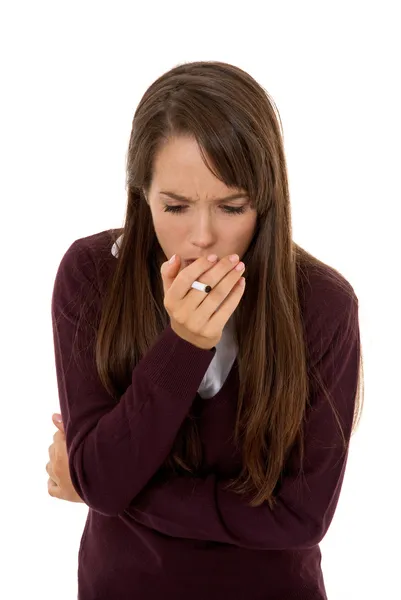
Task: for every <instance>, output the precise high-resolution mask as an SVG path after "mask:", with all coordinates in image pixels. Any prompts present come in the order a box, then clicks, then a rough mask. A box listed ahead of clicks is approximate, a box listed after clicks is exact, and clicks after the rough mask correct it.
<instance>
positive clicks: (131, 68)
mask: <svg viewBox="0 0 401 600" xmlns="http://www.w3.org/2000/svg"><path fill="white" fill-rule="evenodd" d="M141 4H142V3H140V2H134V1H132V2H118V1H113V2H108V3H107V2H85V1H82V0H81V1H80V2H71V1H69V2H57V1H54V0H53V1H51V2H50V1H49V2H43V1H38V0H37V1H35V2H18V1H16V0H13V1H11V0H10V1H9V2H3V3H2V4H1V9H0V23H1V25H0V44H1V47H0V51H1V53H0V55H1V61H2V64H1V81H0V85H1V87H2V91H1V94H0V102H1V110H0V119H1V123H0V125H1V135H0V159H1V162H0V164H1V179H0V185H1V190H0V198H1V215H0V217H1V230H2V238H3V240H2V248H3V252H2V255H1V274H2V286H1V287H2V293H1V308H2V310H1V314H2V335H1V340H2V343H1V388H2V393H1V420H0V428H1V429H0V432H1V435H0V443H1V448H0V450H1V452H0V456H1V485H2V492H1V519H2V523H1V539H2V551H3V552H4V556H3V558H2V567H3V568H2V575H1V578H0V596H1V597H2V598H7V600H13V599H18V600H21V599H22V598H25V597H33V596H34V597H38V598H41V600H47V599H50V598H51V599H54V598H57V600H71V599H72V598H75V597H76V590H77V587H76V569H77V553H78V546H79V541H80V538H81V534H82V530H83V526H84V522H85V518H86V513H87V507H86V506H85V505H82V504H71V503H67V502H63V501H60V500H56V499H54V498H51V497H50V496H49V495H48V492H47V479H48V475H47V473H46V471H45V465H46V463H47V461H48V447H49V445H50V444H51V443H52V436H53V434H54V432H55V431H56V430H55V427H54V426H53V424H52V421H51V416H52V413H53V412H58V411H59V404H58V393H57V382H56V376H55V367H54V354H53V340H52V330H51V317H50V301H51V294H52V289H53V282H54V277H55V273H56V270H57V267H58V264H59V262H60V260H61V257H62V255H63V254H64V252H65V251H66V250H67V248H68V247H69V246H70V245H71V243H72V242H73V241H74V240H75V239H77V238H79V237H83V236H86V235H91V234H92V233H95V232H98V231H102V230H104V229H108V228H111V227H120V226H121V225H122V222H123V216H124V210H125V200H126V196H125V193H126V192H125V172H124V166H125V156H126V151H127V144H128V139H129V134H130V131H131V122H132V118H133V114H134V111H135V108H136V106H137V104H138V102H139V100H140V98H141V96H142V95H143V93H144V92H145V90H146V88H147V87H148V86H149V85H150V84H151V83H152V82H153V81H154V80H155V79H156V78H157V77H158V76H159V75H161V74H162V73H164V72H165V71H167V70H169V69H170V68H172V67H173V66H175V65H176V64H178V63H181V62H188V61H192V60H220V61H225V62H230V63H233V64H236V65H237V66H239V67H241V68H243V69H245V70H247V71H248V72H249V73H250V74H251V75H252V76H253V77H254V78H255V79H256V80H257V81H258V82H259V83H260V84H261V85H263V87H265V89H267V90H268V92H269V93H270V94H271V95H272V96H273V98H274V100H275V102H276V104H277V106H278V109H279V112H280V115H281V118H282V121H283V127H284V138H285V150H286V156H287V160H288V170H289V180H290V191H291V199H292V209H293V225H294V239H295V240H296V241H297V242H298V243H300V244H301V245H302V246H304V247H305V248H306V249H307V250H309V251H310V252H312V253H313V254H315V255H317V256H318V257H319V258H320V259H322V260H323V261H325V262H327V263H329V264H331V265H333V266H334V267H335V268H337V269H338V270H339V271H341V272H342V273H343V275H344V276H345V277H346V278H347V279H348V280H349V281H350V282H351V283H352V285H353V287H354V289H355V291H356V293H357V295H358V297H359V301H360V326H361V335H362V344H363V352H364V361H365V409H364V415H363V419H362V422H361V425H360V427H359V429H358V431H357V433H356V434H355V435H354V437H353V440H352V446H351V454H350V458H349V462H348V467H347V472H346V476H345V481H344V485H343V489H342V494H341V498H340V502H339V504H338V508H337V512H336V514H335V517H334V520H333V522H332V525H331V528H330V529H329V532H328V534H327V535H326V537H325V539H324V540H323V542H322V544H321V549H322V553H323V562H322V565H323V570H324V576H325V581H326V586H327V592H328V597H329V600H351V599H352V600H354V599H355V598H358V599H359V598H361V599H362V598H363V599H365V598H395V597H400V596H398V594H400V585H399V562H400V558H401V556H400V551H399V543H400V534H401V530H400V529H401V528H400V517H399V512H400V507H399V497H397V494H396V489H397V486H398V485H399V484H398V480H399V473H400V469H399V465H398V464H397V462H396V460H397V458H399V456H400V452H399V445H398V439H399V430H400V426H399V417H400V402H401V393H400V385H399V371H400V362H401V361H400V359H401V353H400V346H399V339H400V334H401V328H400V303H399V294H397V292H399V291H400V286H399V274H400V267H399V243H398V244H397V237H398V240H399V222H398V218H397V214H398V215H399V214H400V180H399V173H400V144H399V140H400V134H401V127H400V124H401V123H400V106H401V98H400V90H399V88H398V86H399V80H400V75H399V73H400V71H399V68H400V65H399V63H400V61H399V58H400V52H401V48H400V42H399V39H400V35H399V31H400V21H399V19H397V18H396V12H397V8H399V3H398V2H385V1H381V2H355V1H354V2H353V1H347V2H321V1H320V2H305V1H303V2H295V1H294V2H285V1H280V2H276V3H268V2H260V3H259V2H252V1H247V2H245V3H235V2H222V1H220V2H217V1H214V2H205V1H202V2H200V3H198V4H195V3H193V2H187V3H184V2H183V3H179V2H170V3H164V2H148V3H145V6H146V7H145V8H143V7H141V6H140V5H141ZM397 54H398V58H397Z"/></svg>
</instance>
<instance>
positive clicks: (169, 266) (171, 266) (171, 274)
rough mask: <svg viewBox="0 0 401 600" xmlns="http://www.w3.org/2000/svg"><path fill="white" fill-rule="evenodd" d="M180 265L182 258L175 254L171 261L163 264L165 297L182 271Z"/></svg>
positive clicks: (162, 274)
mask: <svg viewBox="0 0 401 600" xmlns="http://www.w3.org/2000/svg"><path fill="white" fill-rule="evenodd" d="M172 258H174V261H173V262H172V263H171V262H170V261H171V259H172ZM180 265H181V258H180V256H179V255H178V254H174V255H173V256H172V257H171V258H170V260H169V261H166V262H164V263H163V264H162V266H161V269H160V272H161V276H162V280H163V287H164V295H166V292H167V290H168V289H169V288H170V286H171V284H172V283H173V281H174V279H175V278H176V277H177V275H178V271H179V270H180Z"/></svg>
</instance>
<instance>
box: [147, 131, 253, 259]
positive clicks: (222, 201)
mask: <svg viewBox="0 0 401 600" xmlns="http://www.w3.org/2000/svg"><path fill="white" fill-rule="evenodd" d="M170 193H171V194H172V195H174V194H175V195H180V196H182V197H185V198H186V199H176V198H173V197H172V196H171V195H169V194H170ZM234 194H235V195H238V198H236V199H231V200H230V199H228V196H232V195H234ZM147 202H148V204H149V207H150V210H151V214H152V219H153V225H154V228H155V231H156V236H157V239H158V241H159V244H160V246H161V248H162V250H163V252H164V254H165V255H166V258H167V259H169V258H170V257H171V256H172V255H173V254H178V255H179V256H180V257H181V269H183V268H184V267H186V266H187V264H188V263H185V262H184V261H185V260H188V259H197V258H199V257H200V256H208V255H209V254H217V256H218V258H219V259H221V258H223V257H224V256H227V255H229V254H238V255H239V257H240V258H242V257H243V255H244V254H245V252H246V251H247V249H248V247H249V244H250V243H251V241H252V238H253V234H254V231H255V227H256V221H257V213H256V210H255V209H253V208H251V207H250V204H249V202H250V201H249V198H248V196H247V194H246V192H245V191H244V190H241V189H233V188H228V187H227V186H226V185H224V183H222V182H221V181H219V180H218V179H217V178H216V177H215V176H214V175H213V174H212V173H211V172H210V171H209V170H208V168H207V167H206V165H205V164H204V163H203V160H202V157H201V153H200V150H199V147H198V145H197V142H196V140H195V139H193V138H188V137H175V138H171V139H169V141H168V142H166V143H165V144H164V145H163V146H162V147H161V148H160V150H159V152H158V153H157V155H156V157H155V163H154V166H153V179H152V185H151V187H150V189H149V191H148V194H147ZM178 207H180V208H178ZM173 211H175V212H173ZM235 211H237V212H235Z"/></svg>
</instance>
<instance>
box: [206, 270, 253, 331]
mask: <svg viewBox="0 0 401 600" xmlns="http://www.w3.org/2000/svg"><path fill="white" fill-rule="evenodd" d="M241 279H243V280H244V282H245V277H241V278H240V279H239V280H238V281H237V283H236V284H235V285H234V287H233V288H232V290H231V292H230V293H229V294H228V296H227V297H226V299H225V300H223V302H222V303H221V304H220V305H219V306H218V310H216V312H215V313H214V314H212V315H211V316H210V318H209V320H208V321H207V322H206V324H205V327H204V331H203V332H202V333H203V335H205V336H206V337H207V336H208V335H213V333H214V332H215V331H220V330H221V329H222V327H223V326H224V325H225V324H226V323H227V322H228V320H229V318H230V317H231V315H232V314H233V312H234V311H235V309H236V308H237V306H238V304H239V303H240V301H241V298H242V296H243V294H244V291H245V286H243V287H242V286H241V285H240V281H241ZM205 302H206V301H205ZM206 309H207V306H205V310H206Z"/></svg>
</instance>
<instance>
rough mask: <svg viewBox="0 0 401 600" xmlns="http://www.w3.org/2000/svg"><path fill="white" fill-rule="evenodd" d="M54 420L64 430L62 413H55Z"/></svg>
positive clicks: (58, 427)
mask: <svg viewBox="0 0 401 600" xmlns="http://www.w3.org/2000/svg"><path fill="white" fill-rule="evenodd" d="M52 421H53V423H54V424H55V426H56V427H57V429H59V430H60V431H64V423H63V420H62V417H61V415H60V414H57V413H55V414H54V415H53V416H52Z"/></svg>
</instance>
